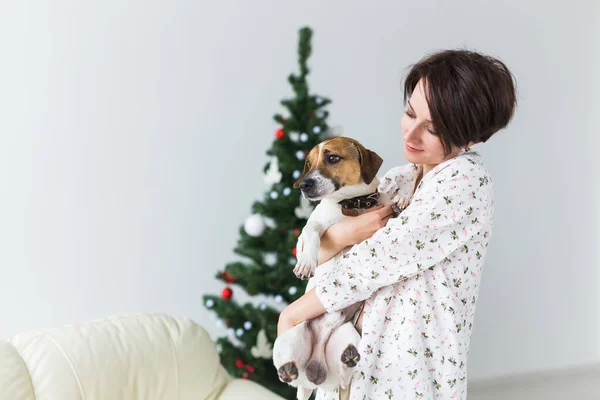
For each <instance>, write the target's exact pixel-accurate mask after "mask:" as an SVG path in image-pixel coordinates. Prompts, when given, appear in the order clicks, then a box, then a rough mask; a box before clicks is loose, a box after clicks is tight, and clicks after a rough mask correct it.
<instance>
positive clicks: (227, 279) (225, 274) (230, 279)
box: [221, 271, 235, 283]
mask: <svg viewBox="0 0 600 400" xmlns="http://www.w3.org/2000/svg"><path fill="white" fill-rule="evenodd" d="M221 276H222V277H223V279H225V282H227V283H233V282H235V278H234V277H233V276H231V275H229V272H227V271H223V272H221Z"/></svg>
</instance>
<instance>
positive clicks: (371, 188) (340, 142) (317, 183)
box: [273, 137, 408, 400]
mask: <svg viewBox="0 0 600 400" xmlns="http://www.w3.org/2000/svg"><path fill="white" fill-rule="evenodd" d="M382 163H383V160H382V159H381V157H379V155H377V153H375V152H373V151H371V150H368V149H366V148H365V147H364V146H363V145H361V144H360V143H359V142H358V141H356V140H354V139H351V138H347V137H334V138H332V139H328V140H325V141H323V142H321V143H320V144H318V145H316V146H315V147H314V148H313V149H312V150H311V151H310V153H309V155H308V157H307V158H306V161H305V163H304V171H303V173H302V174H301V176H300V177H299V178H298V180H297V181H296V182H295V183H294V185H293V187H294V188H295V189H298V188H300V190H301V192H302V195H303V196H304V197H305V198H306V199H308V200H311V201H319V200H320V203H319V204H318V205H317V206H316V207H315V209H314V210H313V212H312V213H311V215H310V217H309V218H308V221H307V222H306V225H305V226H304V228H303V229H302V233H301V234H300V236H299V237H298V242H297V245H296V257H297V264H296V266H295V268H294V273H295V274H296V276H297V277H299V278H300V279H310V280H309V282H308V285H307V288H306V291H309V290H311V289H312V287H314V279H311V278H314V277H315V274H317V276H319V275H320V274H322V273H324V272H325V271H326V270H328V269H330V268H331V267H332V264H331V263H330V262H329V261H328V262H325V263H323V264H322V265H321V266H319V268H318V269H317V268H316V267H317V263H318V254H319V246H320V240H321V236H322V235H323V233H324V232H325V231H326V230H327V228H329V227H330V226H331V225H333V224H335V223H337V222H339V221H341V220H342V219H344V218H348V217H353V216H357V215H359V214H360V213H361V212H362V211H364V210H366V209H369V208H371V207H374V206H376V205H378V204H384V205H387V204H391V205H392V210H393V212H394V217H395V216H397V215H398V214H400V212H401V211H402V210H403V209H404V208H406V207H407V206H408V201H407V200H405V199H403V198H394V199H390V198H389V196H387V195H386V194H385V193H378V191H377V188H378V186H379V180H378V179H377V178H376V174H377V172H378V170H379V168H380V167H381V164H382ZM362 304H363V302H359V303H357V304H353V305H350V306H348V307H346V308H345V309H343V310H341V311H337V312H333V313H325V314H323V315H321V316H319V317H316V318H313V319H311V320H308V321H304V322H302V323H300V324H298V325H296V326H294V327H293V328H291V329H289V330H287V331H286V332H284V333H283V334H282V335H280V336H279V337H278V338H277V339H276V340H275V342H274V344H273V363H274V364H275V368H277V371H278V375H279V379H280V380H281V381H282V382H286V383H288V384H289V385H291V386H293V387H297V388H298V392H297V398H298V400H307V399H308V398H309V397H310V396H311V394H312V392H313V390H314V389H316V388H317V387H320V388H323V389H325V390H331V391H332V390H335V389H337V388H342V389H346V388H347V387H348V386H349V384H350V381H351V378H352V372H353V368H354V367H355V366H356V365H357V364H358V362H359V361H360V354H359V353H358V350H357V347H358V342H359V341H360V334H359V333H358V332H357V331H356V329H355V327H354V324H353V322H352V320H353V318H355V317H356V316H357V313H358V311H359V310H361V309H362Z"/></svg>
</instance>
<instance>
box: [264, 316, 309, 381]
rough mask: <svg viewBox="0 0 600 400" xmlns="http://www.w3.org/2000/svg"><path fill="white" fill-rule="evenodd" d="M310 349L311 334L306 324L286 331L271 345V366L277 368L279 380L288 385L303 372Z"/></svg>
mask: <svg viewBox="0 0 600 400" xmlns="http://www.w3.org/2000/svg"><path fill="white" fill-rule="evenodd" d="M311 347H312V337H311V333H310V332H309V331H308V330H307V322H303V323H301V324H298V325H296V326H294V327H293V328H290V329H288V330H287V331H285V332H284V333H283V334H281V335H280V336H278V337H277V339H275V342H274V343H273V364H274V365H275V368H277V373H278V374H279V380H280V381H282V382H285V383H290V382H292V381H294V380H296V379H298V376H299V375H300V373H301V371H303V370H304V367H305V366H306V363H307V362H308V359H309V357H310V349H311Z"/></svg>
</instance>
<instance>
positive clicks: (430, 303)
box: [278, 50, 516, 400]
mask: <svg viewBox="0 0 600 400" xmlns="http://www.w3.org/2000/svg"><path fill="white" fill-rule="evenodd" d="M404 103H405V105H406V106H407V107H406V110H405V113H404V115H403V117H402V122H401V129H402V136H403V139H404V154H405V157H406V159H407V160H408V161H409V162H410V164H408V165H405V166H401V167H396V168H393V169H391V170H390V171H389V172H388V173H387V174H386V175H385V176H384V177H383V178H382V179H381V184H380V187H379V190H380V191H383V192H387V193H389V194H391V195H394V194H400V195H402V196H408V197H411V204H410V205H409V206H408V207H407V208H406V209H405V210H404V211H403V212H402V214H400V216H399V217H397V218H391V217H392V210H391V208H390V206H385V207H384V206H380V207H378V208H375V209H372V210H369V211H368V212H366V213H363V214H362V215H360V216H358V217H355V218H348V219H345V220H344V221H342V222H340V223H338V224H335V225H333V226H331V227H330V228H329V229H328V230H327V231H326V232H325V234H324V235H323V237H322V238H321V248H320V251H319V264H321V263H323V262H325V261H327V260H329V259H331V258H334V261H335V263H336V266H335V268H333V271H332V272H331V273H329V274H324V276H323V277H321V278H320V279H319V280H318V282H316V285H315V288H314V289H313V290H311V291H309V292H307V293H306V294H305V295H304V296H302V297H301V298H300V299H298V300H297V301H295V302H294V303H292V304H290V305H289V306H288V307H286V308H285V309H284V310H283V312H282V313H281V315H280V319H279V324H278V332H279V334H281V333H282V332H284V331H285V330H287V329H289V328H291V327H293V326H295V325H296V324H299V323H301V322H303V321H306V320H308V319H311V318H314V317H316V316H318V315H321V314H323V313H325V312H327V311H336V310H340V309H343V308H344V307H347V306H348V305H351V304H353V303H356V302H359V301H362V300H365V305H364V309H363V313H362V314H361V315H360V317H359V319H358V322H357V329H358V330H359V332H361V334H362V339H361V343H360V346H359V349H358V351H359V353H360V355H361V360H360V362H359V363H358V365H357V366H356V367H355V368H356V370H355V372H354V376H353V379H352V383H351V386H350V388H349V391H343V393H340V394H339V395H338V394H337V393H331V392H324V391H321V390H318V392H317V399H337V398H349V399H356V400H359V399H360V400H363V399H374V400H375V399H415V398H425V399H442V398H443V399H465V398H466V396H467V355H468V350H469V342H470V338H471V331H472V326H473V319H474V315H475V305H476V300H477V297H478V294H479V284H480V278H481V271H482V266H483V262H484V259H485V255H486V250H487V246H488V243H489V240H490V236H491V232H492V222H493V210H494V201H493V189H492V182H491V179H490V177H489V174H488V172H487V171H486V169H485V167H484V166H483V162H482V158H481V156H480V155H479V154H478V153H477V152H476V151H472V150H470V147H471V146H473V145H474V144H477V143H483V142H486V141H487V140H488V139H489V138H490V137H491V136H492V135H493V134H494V133H496V132H497V131H499V130H500V129H503V128H504V127H506V126H507V125H508V123H509V122H510V120H511V119H512V116H513V113H514V109H515V107H516V89H515V84H514V77H513V76H512V74H511V72H510V71H509V70H508V68H507V67H506V66H505V65H504V64H503V63H502V62H501V61H499V60H497V59H495V58H492V57H489V56H486V55H483V54H479V53H476V52H470V51H466V50H446V51H441V52H438V53H435V54H432V55H429V56H427V57H425V58H423V59H422V60H421V61H419V62H418V63H417V64H415V65H414V66H412V68H411V69H410V71H409V72H408V74H407V76H406V79H405V82H404ZM349 246H352V248H350V249H349V250H348V251H347V252H342V250H344V249H346V248H347V247H349Z"/></svg>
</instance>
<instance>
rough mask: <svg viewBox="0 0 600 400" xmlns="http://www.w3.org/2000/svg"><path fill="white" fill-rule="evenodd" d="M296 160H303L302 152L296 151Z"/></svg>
mask: <svg viewBox="0 0 600 400" xmlns="http://www.w3.org/2000/svg"><path fill="white" fill-rule="evenodd" d="M296 158H297V159H298V160H304V150H298V151H297V152H296Z"/></svg>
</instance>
